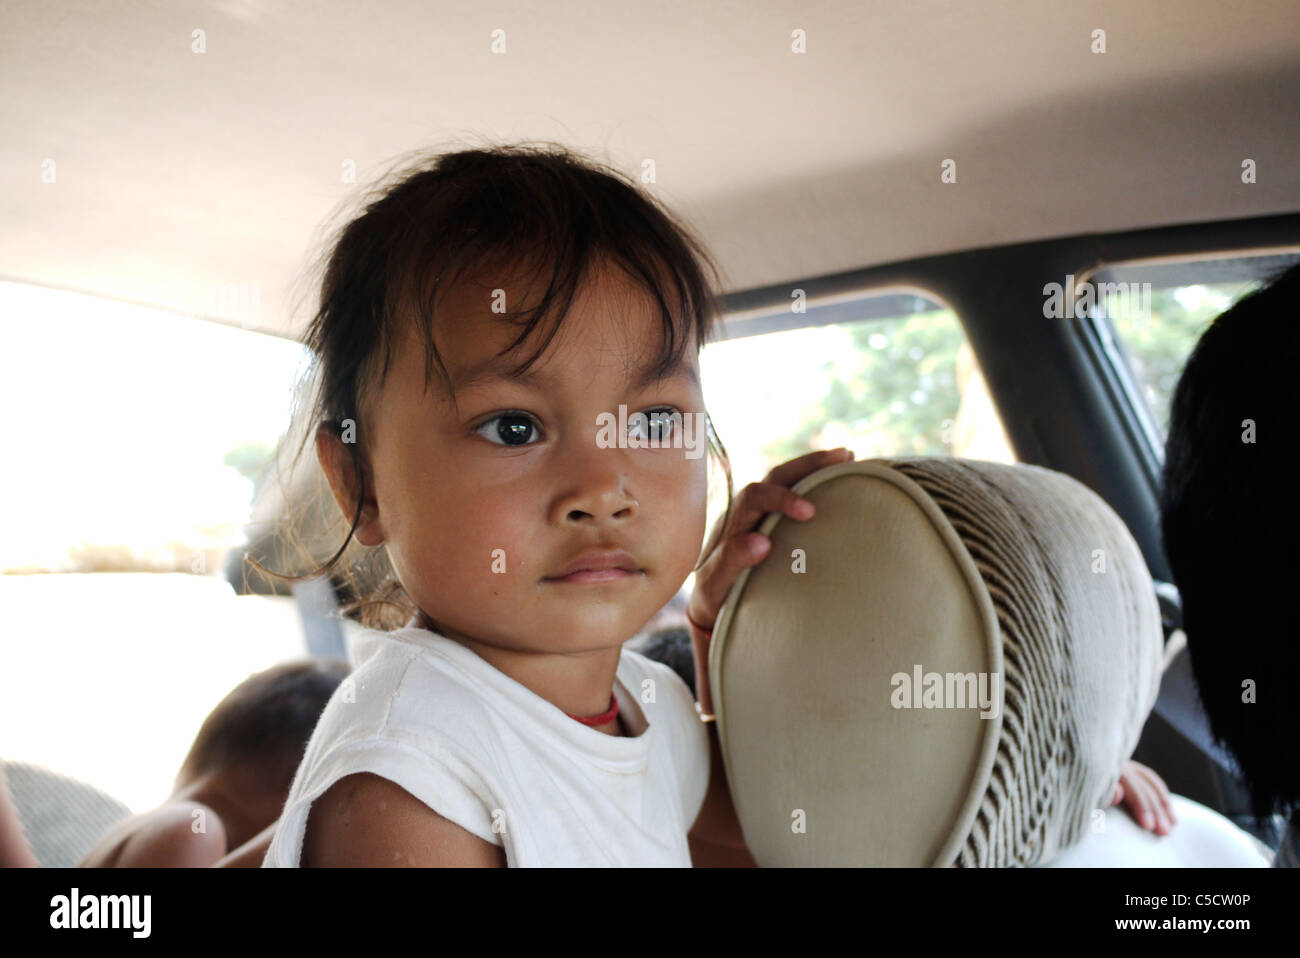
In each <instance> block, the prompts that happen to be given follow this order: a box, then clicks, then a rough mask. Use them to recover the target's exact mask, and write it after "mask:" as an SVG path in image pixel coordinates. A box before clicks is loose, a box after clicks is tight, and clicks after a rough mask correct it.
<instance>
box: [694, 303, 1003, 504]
mask: <svg viewBox="0 0 1300 958" xmlns="http://www.w3.org/2000/svg"><path fill="white" fill-rule="evenodd" d="M832 315H833V318H834V320H835V321H833V322H824V318H823V316H822V315H820V314H819V311H818V310H816V309H813V308H809V310H808V312H807V313H805V314H802V315H800V314H791V315H789V316H786V317H771V316H769V317H745V318H743V319H742V320H732V319H729V320H728V323H727V332H728V335H729V336H730V337H731V338H728V339H724V340H721V341H718V342H714V343H710V344H709V345H708V346H706V347H705V349H704V351H703V355H702V357H701V371H702V372H703V376H704V392H705V401H706V403H707V404H708V408H709V415H710V417H711V418H712V419H713V422H714V425H715V427H716V428H717V430H718V433H719V436H720V437H721V439H722V442H723V444H724V445H725V446H726V448H727V453H728V455H729V456H730V458H731V464H732V476H733V479H734V481H735V484H736V487H737V488H740V487H742V486H744V485H745V484H746V483H748V482H752V481H756V480H758V479H761V478H763V476H764V475H765V474H766V473H767V471H768V470H770V469H771V468H772V467H773V466H775V465H778V464H779V463H781V462H784V461H785V460H787V459H790V458H792V457H794V456H798V455H801V454H802V453H805V452H808V451H809V450H811V449H833V448H835V447H837V446H849V447H850V448H852V449H853V450H854V451H855V452H856V453H857V458H858V459H869V458H873V457H890V456H918V455H930V456H959V457H965V458H972V459H987V460H992V461H995V462H1014V461H1015V454H1014V452H1013V451H1012V449H1011V443H1010V441H1009V440H1008V438H1007V435H1006V431H1005V429H1004V428H1003V424H1002V420H1001V418H1000V416H999V414H998V411H997V409H996V407H995V406H994V404H993V400H992V398H991V396H990V395H989V392H988V389H987V387H986V385H985V382H984V377H983V374H982V373H981V371H980V367H979V362H978V361H977V359H976V357H975V354H974V351H973V350H972V349H971V346H970V343H969V342H968V341H967V339H966V335H965V333H964V331H963V329H962V326H961V322H960V321H959V320H958V318H957V316H956V315H955V314H954V313H953V311H952V310H950V309H947V308H945V307H944V306H943V305H941V304H940V303H938V302H936V301H935V300H933V299H930V298H929V297H926V296H923V295H914V294H905V295H899V294H897V293H882V294H877V295H869V296H864V297H861V298H860V299H855V300H853V301H851V302H848V303H837V304H836V305H835V307H834V310H833V313H832ZM810 321H811V322H813V323H816V324H815V325H807V323H808V322H810ZM781 323H787V324H791V325H801V326H802V328H791V329H784V330H777V331H770V332H764V331H762V330H765V329H770V328H771V327H772V326H773V325H779V324H781ZM755 330H757V332H753V331H755ZM751 333H752V334H751Z"/></svg>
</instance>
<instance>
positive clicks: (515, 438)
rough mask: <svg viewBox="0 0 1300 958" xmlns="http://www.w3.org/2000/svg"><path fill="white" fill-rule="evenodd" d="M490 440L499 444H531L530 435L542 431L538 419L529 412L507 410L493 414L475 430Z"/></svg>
mask: <svg viewBox="0 0 1300 958" xmlns="http://www.w3.org/2000/svg"><path fill="white" fill-rule="evenodd" d="M474 431H475V432H476V433H478V434H479V435H480V436H482V437H483V438H484V439H486V440H487V441H488V442H492V443H496V444H497V445H499V446H531V445H533V443H531V442H529V441H528V439H529V436H531V435H532V434H533V433H535V432H540V430H539V429H538V428H537V420H535V419H534V418H533V417H532V416H530V415H528V413H524V412H506V413H502V414H501V415H499V416H493V417H492V418H491V419H489V420H488V421H487V422H485V423H483V424H482V425H481V426H479V427H478V428H477V429H475V430H474Z"/></svg>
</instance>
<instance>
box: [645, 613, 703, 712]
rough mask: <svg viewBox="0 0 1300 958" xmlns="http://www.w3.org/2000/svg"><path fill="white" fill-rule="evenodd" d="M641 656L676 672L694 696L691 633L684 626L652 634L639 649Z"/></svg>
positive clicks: (693, 657)
mask: <svg viewBox="0 0 1300 958" xmlns="http://www.w3.org/2000/svg"><path fill="white" fill-rule="evenodd" d="M641 654H642V655H644V656H645V657H646V658H647V659H654V661H656V662H662V663H663V664H664V665H666V666H668V667H669V668H670V669H672V670H673V671H674V672H676V673H677V674H678V675H679V676H681V679H682V681H683V682H685V683H686V687H687V688H688V689H690V690H691V695H692V696H693V695H695V649H694V647H693V646H692V645H691V633H690V631H689V630H687V629H686V628H685V627H684V626H674V627H672V628H667V629H659V630H658V631H657V632H652V633H651V634H650V638H648V639H647V640H646V643H645V645H643V646H642V647H641Z"/></svg>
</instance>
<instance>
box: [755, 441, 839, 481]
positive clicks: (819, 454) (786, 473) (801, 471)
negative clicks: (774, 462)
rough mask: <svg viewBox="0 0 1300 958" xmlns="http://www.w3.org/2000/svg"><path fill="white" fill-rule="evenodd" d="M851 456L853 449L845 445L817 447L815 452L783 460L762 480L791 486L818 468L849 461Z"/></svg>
mask: <svg viewBox="0 0 1300 958" xmlns="http://www.w3.org/2000/svg"><path fill="white" fill-rule="evenodd" d="M852 458H853V450H852V449H849V448H847V447H845V446H841V447H840V448H839V449H819V450H817V451H816V452H809V453H805V454H804V455H802V456H798V457H796V458H794V459H791V460H790V461H789V462H783V463H781V465H779V466H777V467H776V468H774V469H773V470H772V471H771V472H769V473H768V474H767V477H766V478H765V479H764V480H763V481H764V482H772V483H775V484H776V485H778V486H793V485H794V484H795V483H796V482H798V481H799V480H800V479H802V478H803V477H804V476H807V475H809V474H811V473H814V472H816V471H817V470H818V469H824V468H826V467H827V466H833V465H836V464H837V463H841V462H849V461H850V460H851V459H852Z"/></svg>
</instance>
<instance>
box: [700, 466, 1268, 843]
mask: <svg viewBox="0 0 1300 958" xmlns="http://www.w3.org/2000/svg"><path fill="white" fill-rule="evenodd" d="M794 489H795V491H796V492H798V493H800V494H801V495H803V496H805V497H806V498H808V499H810V500H812V502H813V503H814V504H815V505H816V507H817V514H816V516H815V517H814V518H813V519H811V520H808V521H805V522H800V521H796V520H790V519H787V518H785V517H784V516H782V515H780V514H778V513H773V514H770V515H769V516H767V517H766V518H765V519H764V521H763V523H762V524H761V525H760V527H759V530H760V531H761V532H763V533H765V534H767V535H769V536H770V537H771V539H772V551H771V552H770V553H769V555H768V558H767V559H766V560H765V561H764V562H763V563H761V564H760V565H758V566H757V567H755V568H753V569H749V570H747V571H746V572H745V573H743V574H742V575H741V577H740V578H739V579H738V581H737V582H736V583H735V585H734V586H733V587H732V589H731V591H730V593H729V594H728V596H727V600H726V602H725V603H724V605H723V608H722V610H721V612H720V615H719V617H718V620H717V623H716V624H715V627H714V637H713V641H712V644H711V647H710V654H709V674H710V680H711V688H712V695H713V705H714V708H715V710H716V712H717V714H718V734H719V739H720V743H721V748H722V755H723V760H724V764H725V766H726V773H727V777H728V781H729V782H730V784H731V791H732V797H733V802H734V804H735V808H736V812H737V815H738V817H739V819H740V823H741V827H742V830H743V832H744V835H745V841H746V844H747V845H748V847H749V850H750V853H751V854H752V855H753V857H754V859H755V861H756V862H757V863H758V864H759V865H762V866H808V865H879V866H950V865H956V866H967V867H970V866H1033V865H1048V864H1062V865H1071V864H1077V865H1091V864H1106V865H1142V864H1148V863H1154V864H1177V865H1266V864H1267V863H1268V862H1267V858H1266V857H1265V856H1264V855H1263V854H1262V853H1261V849H1262V846H1261V845H1259V844H1258V843H1257V842H1256V841H1255V840H1254V839H1253V838H1251V837H1250V836H1248V835H1246V833H1244V832H1242V831H1241V830H1240V829H1239V828H1237V827H1236V826H1235V825H1233V824H1232V823H1231V822H1229V821H1228V820H1227V819H1226V818H1223V816H1221V815H1218V814H1217V813H1215V812H1213V811H1211V810H1209V809H1205V808H1203V807H1202V806H1199V805H1195V803H1190V802H1187V801H1186V800H1184V799H1177V800H1176V804H1175V814H1176V815H1178V816H1179V819H1180V821H1179V823H1178V824H1177V825H1175V826H1174V829H1173V834H1172V835H1171V836H1168V837H1158V838H1157V837H1155V836H1152V835H1150V834H1149V833H1144V832H1142V831H1141V830H1140V829H1138V828H1137V826H1136V825H1135V824H1133V823H1132V822H1131V821H1129V822H1128V823H1127V825H1126V824H1125V822H1124V821H1123V819H1122V818H1121V817H1122V816H1124V815H1125V813H1123V812H1122V811H1120V810H1118V809H1116V810H1110V811H1108V810H1106V809H1105V808H1104V805H1105V804H1106V803H1107V802H1108V801H1109V798H1110V795H1111V794H1112V792H1113V790H1114V787H1115V784H1116V781H1117V779H1118V773H1119V770H1120V767H1121V765H1122V764H1123V762H1124V761H1125V760H1126V759H1128V758H1129V757H1130V756H1131V755H1132V753H1133V749H1134V746H1135V745H1136V743H1137V740H1138V736H1139V734H1140V733H1141V730H1142V726H1143V724H1144V722H1145V720H1146V717H1147V715H1148V714H1149V713H1150V711H1151V709H1152V706H1153V705H1154V702H1155V698H1156V693H1157V689H1158V686H1159V681H1160V674H1161V664H1162V648H1161V646H1162V631H1161V625H1160V613H1159V608H1158V603H1157V600H1156V596H1155V592H1154V590H1153V586H1152V580H1151V576H1150V574H1149V573H1148V571H1147V567H1146V564H1145V562H1144V560H1143V557H1142V554H1141V552H1140V550H1139V548H1138V546H1137V543H1136V542H1134V540H1133V538H1132V536H1131V535H1130V534H1129V532H1128V530H1127V528H1126V527H1125V526H1124V523H1123V522H1122V521H1121V520H1120V519H1119V517H1118V516H1117V515H1116V514H1115V513H1114V512H1113V511H1112V510H1111V509H1110V507H1109V506H1108V505H1107V504H1106V503H1105V502H1104V501H1103V500H1102V499H1101V498H1100V497H1099V496H1097V495H1096V494H1095V493H1093V492H1092V491H1091V490H1089V489H1088V488H1087V487H1085V486H1083V485H1082V484H1081V483H1079V482H1077V481H1075V480H1074V479H1072V478H1070V477H1068V476H1066V475H1063V474H1061V473H1058V472H1054V471H1052V470H1049V469H1044V468H1040V467H1037V466H1031V465H1003V464H1000V463H991V462H979V461H970V460H957V459H949V458H941V457H914V458H900V459H892V460H884V459H877V460H867V461H863V462H849V463H844V464H842V465H836V466H831V467H828V468H826V469H822V470H820V471H818V472H816V473H814V474H812V475H810V476H807V477H806V478H805V479H803V480H802V481H801V482H799V483H798V484H796V485H795V487H794ZM1153 850H1156V851H1153Z"/></svg>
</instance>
